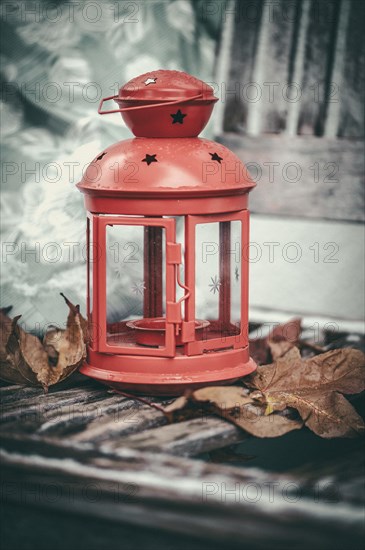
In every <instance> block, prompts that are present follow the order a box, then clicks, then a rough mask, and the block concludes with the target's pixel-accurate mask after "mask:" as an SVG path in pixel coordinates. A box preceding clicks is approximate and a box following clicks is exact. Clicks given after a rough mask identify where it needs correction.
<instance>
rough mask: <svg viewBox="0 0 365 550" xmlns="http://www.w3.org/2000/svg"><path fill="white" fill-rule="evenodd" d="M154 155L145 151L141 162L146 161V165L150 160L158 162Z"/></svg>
mask: <svg viewBox="0 0 365 550" xmlns="http://www.w3.org/2000/svg"><path fill="white" fill-rule="evenodd" d="M156 155H157V153H156ZM156 155H149V154H148V153H146V156H145V158H144V159H142V162H147V166H149V165H150V164H151V163H152V162H158V160H157V158H156Z"/></svg>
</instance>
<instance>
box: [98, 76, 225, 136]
mask: <svg viewBox="0 0 365 550" xmlns="http://www.w3.org/2000/svg"><path fill="white" fill-rule="evenodd" d="M111 99H113V100H114V101H115V102H116V103H117V104H118V106H119V109H114V110H111V111H103V110H102V109H103V103H104V101H106V100H111ZM216 101H218V98H216V97H215V96H214V92H213V88H212V87H211V86H209V85H208V84H206V83H205V82H203V81H202V80H199V79H198V78H196V77H194V76H191V75H189V74H187V73H184V72H182V71H168V70H162V69H161V70H158V71H153V72H149V73H144V74H142V75H140V76H137V77H135V78H132V80H130V81H129V82H127V83H126V84H124V86H122V87H121V88H120V89H119V92H118V94H117V95H115V96H110V97H108V98H105V99H103V100H102V101H101V103H100V107H99V113H100V114H101V115H104V114H109V113H121V115H122V117H123V119H124V122H125V123H126V125H127V126H128V128H129V129H130V130H131V131H132V132H133V134H134V135H135V136H137V137H194V136H197V135H198V134H199V133H200V132H201V131H202V130H203V128H204V127H205V125H206V124H207V122H208V120H209V117H210V115H211V113H212V110H213V107H214V103H215V102H216Z"/></svg>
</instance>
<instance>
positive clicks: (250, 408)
mask: <svg viewBox="0 0 365 550" xmlns="http://www.w3.org/2000/svg"><path fill="white" fill-rule="evenodd" d="M198 405H200V406H201V405H203V406H204V407H205V409H206V410H207V412H210V413H214V414H216V415H218V416H221V417H222V418H224V419H225V420H228V421H229V422H231V423H232V424H235V425H236V426H238V427H239V428H242V429H243V430H245V431H247V432H248V433H250V434H252V435H255V436H256V437H276V436H278V435H283V434H285V433H288V432H290V431H292V430H297V429H299V428H301V427H302V425H303V423H302V422H301V421H300V420H292V419H291V418H289V417H287V416H285V415H281V414H277V413H275V414H272V415H270V417H268V416H265V414H264V409H263V407H262V406H260V405H258V403H257V401H255V400H254V399H253V398H252V397H251V396H250V395H248V393H247V391H246V390H245V389H244V388H240V387H238V386H210V387H207V388H202V389H199V390H195V391H194V392H192V393H191V394H190V395H189V396H188V397H186V396H184V397H180V398H178V399H177V400H176V401H174V402H173V403H172V404H170V405H169V406H168V407H166V408H165V410H164V412H165V414H167V416H168V418H170V420H171V415H172V414H173V415H175V418H176V414H177V413H179V414H180V415H181V414H182V411H186V410H191V408H193V409H194V408H195V410H197V406H198Z"/></svg>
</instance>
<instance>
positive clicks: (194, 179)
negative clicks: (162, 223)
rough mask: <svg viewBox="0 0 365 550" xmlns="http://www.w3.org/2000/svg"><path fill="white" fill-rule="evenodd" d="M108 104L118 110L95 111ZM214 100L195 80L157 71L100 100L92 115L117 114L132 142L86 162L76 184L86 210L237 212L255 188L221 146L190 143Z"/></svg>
mask: <svg viewBox="0 0 365 550" xmlns="http://www.w3.org/2000/svg"><path fill="white" fill-rule="evenodd" d="M109 99H113V100H114V101H115V102H116V103H117V104H118V105H119V107H120V108H119V109H117V110H113V111H103V110H102V108H103V102H104V101H105V100H109ZM216 101H217V98H215V97H214V94H213V89H212V88H211V87H210V86H209V85H208V84H206V83H204V82H203V81H202V80H199V79H198V78H195V77H193V76H190V75H188V74H186V73H183V72H180V71H165V70H159V71H155V72H150V73H145V74H143V75H141V76H138V77H136V78H133V79H132V80H130V81H129V82H128V83H127V84H125V85H124V86H122V87H121V88H120V90H119V94H118V95H117V96H112V97H110V98H105V99H104V100H102V102H101V104H100V107H99V113H101V114H107V113H112V112H120V113H121V114H122V116H123V118H124V120H125V122H126V124H127V125H128V127H129V128H130V129H131V130H132V132H133V133H134V135H135V136H136V138H134V139H127V140H123V141H120V142H118V143H115V144H114V145H111V146H110V147H108V148H107V149H105V150H104V151H103V152H101V153H100V154H99V155H98V156H97V157H96V158H95V159H94V160H93V161H92V162H91V163H90V165H89V166H88V168H87V170H86V171H85V173H84V175H83V178H82V180H81V181H80V183H78V185H77V187H78V188H79V190H80V191H81V192H82V193H84V194H85V195H86V197H85V202H86V205H87V207H88V209H89V210H90V211H91V212H101V213H111V214H118V213H125V214H127V213H128V214H137V215H146V214H151V215H159V216H160V215H165V214H170V215H175V214H176V215H179V214H181V213H185V214H188V213H193V212H195V211H197V212H201V211H202V210H203V211H206V210H207V209H208V210H209V211H211V212H219V211H222V212H224V211H227V212H229V211H232V210H235V209H237V208H245V207H246V205H247V193H248V191H250V190H251V189H252V187H254V186H255V183H254V182H253V181H252V179H251V178H250V176H249V174H248V172H247V170H246V168H245V166H244V164H243V163H242V162H241V161H240V159H239V158H238V157H237V156H236V155H235V154H234V153H232V151H230V150H229V149H227V148H226V147H224V146H223V145H221V144H219V143H216V142H214V141H209V140H207V139H201V138H198V137H196V136H197V135H198V134H199V132H200V131H201V130H202V129H203V128H204V126H205V124H206V123H207V121H208V119H209V117H210V114H211V112H212V109H213V106H214V103H215V102H216ZM181 138H183V139H181ZM206 199H209V200H208V201H206ZM201 201H203V202H201ZM237 201H238V202H237Z"/></svg>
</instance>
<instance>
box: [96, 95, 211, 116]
mask: <svg viewBox="0 0 365 550" xmlns="http://www.w3.org/2000/svg"><path fill="white" fill-rule="evenodd" d="M118 97H119V96H118V95H111V96H109V97H104V98H103V99H102V100H101V101H100V104H99V108H98V113H99V115H110V114H112V113H123V112H124V111H136V110H137V109H151V108H152V107H161V106H162V105H176V104H178V103H180V104H181V103H186V102H187V101H192V100H193V99H202V98H203V94H202V93H200V94H197V95H193V96H191V97H187V98H185V99H174V100H169V101H164V100H163V99H162V100H161V101H160V102H159V103H152V104H147V105H134V106H132V107H123V108H122V109H113V110H111V111H102V108H103V103H104V101H110V100H112V99H117V98H118ZM121 101H123V100H122V99H121Z"/></svg>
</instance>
